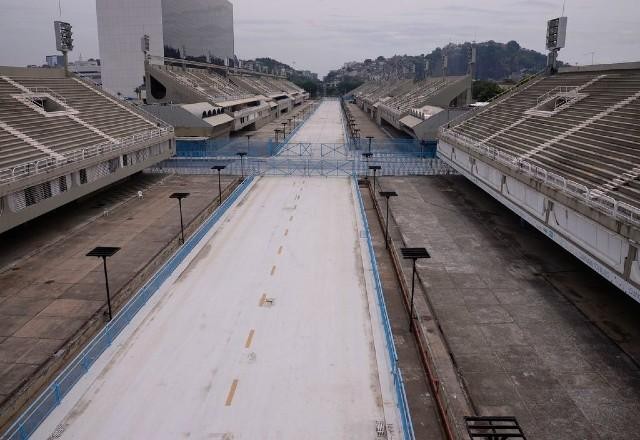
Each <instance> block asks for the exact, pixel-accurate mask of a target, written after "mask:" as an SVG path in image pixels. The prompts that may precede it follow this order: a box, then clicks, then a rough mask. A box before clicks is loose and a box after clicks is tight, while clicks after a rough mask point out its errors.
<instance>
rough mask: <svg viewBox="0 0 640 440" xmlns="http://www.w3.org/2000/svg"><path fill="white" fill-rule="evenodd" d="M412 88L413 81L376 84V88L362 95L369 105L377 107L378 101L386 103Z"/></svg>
mask: <svg viewBox="0 0 640 440" xmlns="http://www.w3.org/2000/svg"><path fill="white" fill-rule="evenodd" d="M412 86H413V80H411V79H407V80H400V81H384V82H381V83H376V86H375V87H373V88H372V89H371V90H370V91H368V92H367V93H363V94H362V95H361V99H362V100H363V101H364V102H366V103H367V104H369V105H375V104H376V103H378V101H386V100H387V98H393V97H395V96H398V95H399V94H402V93H404V92H405V91H406V90H407V89H409V88H411V87H412Z"/></svg>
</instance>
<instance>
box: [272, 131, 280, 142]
mask: <svg viewBox="0 0 640 440" xmlns="http://www.w3.org/2000/svg"><path fill="white" fill-rule="evenodd" d="M273 133H274V134H275V136H276V142H278V133H280V129H279V128H276V129H275V130H273Z"/></svg>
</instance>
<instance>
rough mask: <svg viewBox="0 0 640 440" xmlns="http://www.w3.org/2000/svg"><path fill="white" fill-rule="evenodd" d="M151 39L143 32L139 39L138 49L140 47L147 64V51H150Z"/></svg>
mask: <svg viewBox="0 0 640 440" xmlns="http://www.w3.org/2000/svg"><path fill="white" fill-rule="evenodd" d="M150 43H151V41H150V39H149V35H147V34H144V35H143V36H142V38H141V39H140V49H142V53H143V54H144V63H145V64H148V63H149V51H150V47H151V45H150Z"/></svg>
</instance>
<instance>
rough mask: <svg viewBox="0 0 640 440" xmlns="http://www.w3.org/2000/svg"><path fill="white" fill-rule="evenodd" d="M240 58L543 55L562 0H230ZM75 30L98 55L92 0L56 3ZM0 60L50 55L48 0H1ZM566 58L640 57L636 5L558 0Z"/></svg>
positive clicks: (309, 65)
mask: <svg viewBox="0 0 640 440" xmlns="http://www.w3.org/2000/svg"><path fill="white" fill-rule="evenodd" d="M232 3H233V5H234V15H235V40H236V51H237V56H238V58H241V59H250V58H256V57H271V58H275V59H277V60H279V61H281V62H284V63H287V64H290V65H292V66H294V67H295V68H298V69H303V70H311V71H313V72H317V73H319V74H320V75H321V76H324V75H326V74H327V72H328V71H329V70H332V69H336V68H339V67H341V66H342V65H343V64H344V63H345V62H348V61H362V60H364V59H366V58H374V57H377V56H379V55H383V56H392V55H396V54H397V55H404V54H409V55H418V54H421V53H429V52H431V51H432V50H433V49H435V48H436V47H442V46H444V45H446V44H447V43H449V42H453V43H462V42H465V41H472V40H476V41H487V40H495V41H498V42H503V43H506V42H507V41H509V40H516V41H517V42H518V43H519V44H520V45H521V46H523V47H525V48H527V49H534V50H537V51H539V52H542V53H545V47H544V34H545V27H546V21H547V20H548V19H550V18H554V17H556V16H559V15H560V14H561V12H562V4H563V2H562V1H561V0H559V1H550V0H511V1H507V0H484V1H482V2H478V1H470V0H453V1H451V0H450V1H435V0H395V1H393V2H389V1H381V0H349V1H348V2H347V1H344V0H316V1H307V2H303V1H300V0H269V1H264V0H232ZM60 5H61V9H62V19H63V20H65V21H69V22H71V24H72V25H73V29H74V39H75V50H74V51H73V53H72V54H71V55H70V58H71V59H72V60H76V59H78V58H79V56H80V55H81V54H82V57H83V58H84V59H87V58H97V57H99V53H98V37H97V25H96V16H95V2H94V1H92V0H60ZM2 8H3V11H2V15H0V35H2V36H3V40H4V41H5V44H3V45H2V46H0V65H16V66H25V65H28V64H37V65H41V64H43V63H44V59H45V56H46V55H51V54H54V53H55V44H54V40H53V20H56V19H60V15H59V11H58V2H57V1H55V0H47V1H43V0H4V1H3V5H2ZM566 15H567V16H568V17H569V25H568V35H567V47H566V48H565V49H563V50H562V51H561V53H560V59H561V60H562V61H565V62H569V63H571V64H575V63H579V64H591V60H592V54H591V53H592V52H595V55H594V61H595V63H612V62H625V61H640V26H639V23H640V2H638V1H637V0H615V1H613V2H612V1H604V0H580V1H577V0H574V1H568V2H567V4H566Z"/></svg>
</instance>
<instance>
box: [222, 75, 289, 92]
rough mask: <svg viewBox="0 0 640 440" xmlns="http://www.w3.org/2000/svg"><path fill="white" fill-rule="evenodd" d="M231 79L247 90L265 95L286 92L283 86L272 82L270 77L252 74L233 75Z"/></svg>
mask: <svg viewBox="0 0 640 440" xmlns="http://www.w3.org/2000/svg"><path fill="white" fill-rule="evenodd" d="M231 80H232V81H235V82H236V84H238V86H240V87H243V88H245V90H247V91H251V92H253V93H258V94H261V95H265V96H273V95H280V94H282V93H284V91H283V90H282V89H281V87H279V86H276V85H274V84H272V83H271V82H270V81H269V80H268V79H266V78H263V77H258V76H250V75H242V76H240V75H232V76H231Z"/></svg>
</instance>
